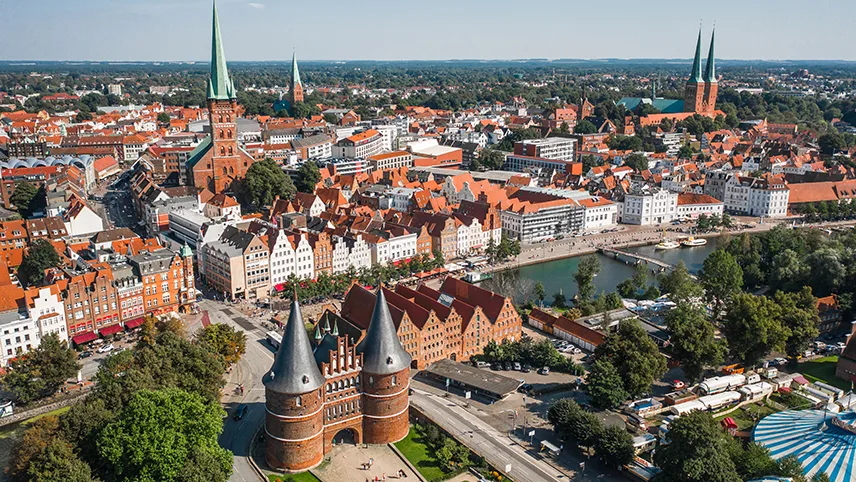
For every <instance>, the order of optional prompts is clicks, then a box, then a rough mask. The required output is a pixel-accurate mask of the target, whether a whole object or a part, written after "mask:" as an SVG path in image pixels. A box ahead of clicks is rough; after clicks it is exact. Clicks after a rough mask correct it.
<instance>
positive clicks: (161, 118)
mask: <svg viewBox="0 0 856 482" xmlns="http://www.w3.org/2000/svg"><path fill="white" fill-rule="evenodd" d="M169 121H170V117H169V114H167V113H166V112H161V113H160V114H158V122H160V123H161V124H169Z"/></svg>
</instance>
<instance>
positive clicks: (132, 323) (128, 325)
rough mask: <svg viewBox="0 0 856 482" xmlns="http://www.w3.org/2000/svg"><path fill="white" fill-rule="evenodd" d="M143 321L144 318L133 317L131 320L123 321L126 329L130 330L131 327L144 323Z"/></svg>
mask: <svg viewBox="0 0 856 482" xmlns="http://www.w3.org/2000/svg"><path fill="white" fill-rule="evenodd" d="M145 321H146V319H145V318H134V319H133V320H130V321H126V322H125V329H126V330H132V329H134V328H136V327H138V326H140V325H142V324H143V323H145Z"/></svg>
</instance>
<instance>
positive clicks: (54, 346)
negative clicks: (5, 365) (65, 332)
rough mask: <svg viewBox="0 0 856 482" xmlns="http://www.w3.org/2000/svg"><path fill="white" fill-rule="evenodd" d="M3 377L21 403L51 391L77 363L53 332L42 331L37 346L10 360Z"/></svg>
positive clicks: (65, 377)
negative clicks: (45, 332) (43, 333)
mask: <svg viewBox="0 0 856 482" xmlns="http://www.w3.org/2000/svg"><path fill="white" fill-rule="evenodd" d="M10 367H11V370H9V371H8V372H7V373H6V375H5V376H3V379H2V385H3V388H4V389H6V390H9V391H10V392H12V393H14V394H15V396H16V397H17V398H18V400H19V401H20V402H21V403H28V402H30V401H32V400H35V399H38V398H42V397H46V396H49V395H53V394H54V393H56V391H57V390H59V387H60V386H62V384H63V383H65V381H66V380H68V379H69V378H71V377H73V376H74V375H76V374H77V371H78V370H79V369H80V364H79V363H77V357H76V356H75V355H74V352H73V351H72V350H71V349H70V348H69V347H68V342H66V341H60V340H59V337H58V336H57V334H56V333H48V334H47V335H45V336H44V337H43V338H42V340H41V343H40V344H39V346H37V347H36V348H34V349H33V350H31V351H30V352H29V353H27V356H26V357H18V358H16V359H14V360H12V362H11V363H10Z"/></svg>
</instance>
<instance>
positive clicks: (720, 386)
mask: <svg viewBox="0 0 856 482" xmlns="http://www.w3.org/2000/svg"><path fill="white" fill-rule="evenodd" d="M743 385H746V377H745V376H744V375H741V374H734V375H725V376H722V377H712V378H705V379H704V381H702V382H701V383H699V385H698V389H699V393H701V394H702V395H714V394H717V393H721V392H724V391H726V390H731V389H733V388H737V387H742V386H743Z"/></svg>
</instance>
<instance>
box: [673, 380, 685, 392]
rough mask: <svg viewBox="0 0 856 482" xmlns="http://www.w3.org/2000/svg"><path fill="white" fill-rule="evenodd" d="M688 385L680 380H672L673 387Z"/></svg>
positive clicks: (677, 388) (678, 387)
mask: <svg viewBox="0 0 856 482" xmlns="http://www.w3.org/2000/svg"><path fill="white" fill-rule="evenodd" d="M686 386H687V384H686V383H684V382H682V381H680V380H672V388H673V389H675V390H680V389H682V388H684V387H686Z"/></svg>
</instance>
